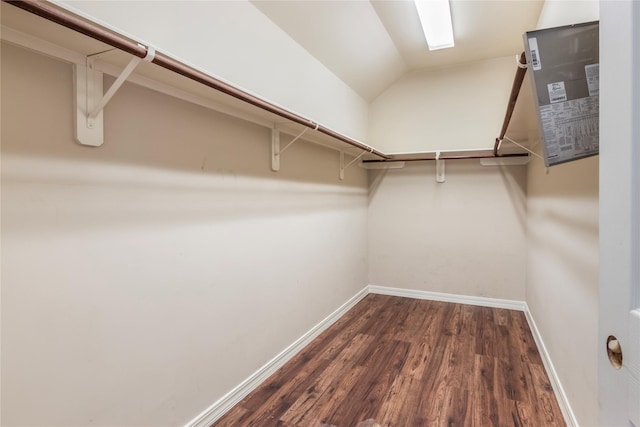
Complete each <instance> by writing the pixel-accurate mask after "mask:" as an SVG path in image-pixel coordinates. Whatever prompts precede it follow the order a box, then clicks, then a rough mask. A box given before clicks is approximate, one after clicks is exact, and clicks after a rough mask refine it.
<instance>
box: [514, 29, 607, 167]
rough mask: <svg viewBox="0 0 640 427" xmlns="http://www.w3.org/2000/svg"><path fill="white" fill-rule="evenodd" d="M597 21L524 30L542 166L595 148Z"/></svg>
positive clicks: (584, 154)
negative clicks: (542, 153)
mask: <svg viewBox="0 0 640 427" xmlns="http://www.w3.org/2000/svg"><path fill="white" fill-rule="evenodd" d="M598 33H599V25H598V22H588V23H584V24H577V25H569V26H565V27H557V28H549V29H544V30H538V31H529V32H527V33H525V35H524V45H525V54H526V57H527V64H528V66H529V71H530V72H531V78H530V80H531V82H532V84H533V94H534V96H533V98H534V100H535V103H536V111H537V112H538V123H539V126H540V135H541V138H542V142H543V147H544V159H545V165H546V166H553V165H557V164H560V163H565V162H570V161H572V160H577V159H581V158H584V157H589V156H594V155H596V154H598V150H599V141H598V132H599V81H600V77H599V76H600V74H599V36H598Z"/></svg>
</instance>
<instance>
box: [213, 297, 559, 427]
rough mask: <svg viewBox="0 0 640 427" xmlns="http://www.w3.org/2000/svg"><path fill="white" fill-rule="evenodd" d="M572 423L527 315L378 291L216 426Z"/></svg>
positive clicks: (310, 426)
mask: <svg viewBox="0 0 640 427" xmlns="http://www.w3.org/2000/svg"><path fill="white" fill-rule="evenodd" d="M375 423H377V424H379V425H380V426H384V427H403V426H478V427H480V426H483V427H484V426H536V427H540V426H564V425H565V422H564V419H563V416H562V413H561V412H560V408H559V407H558V403H557V401H556V398H555V396H554V394H553V390H552V388H551V385H550V383H549V379H548V377H547V374H546V372H545V369H544V366H543V364H542V360H541V359H540V355H539V353H538V350H537V348H536V345H535V342H534V340H533V336H532V335H531V332H530V330H529V326H528V324H527V321H526V318H525V317H524V314H523V313H521V312H518V311H512V310H503V309H495V308H486V307H476V306H471V305H463V304H452V303H444V302H437V301H426V300H417V299H409V298H399V297H391V296H384V295H375V294H370V295H368V296H367V297H366V298H364V299H363V300H362V301H361V302H360V303H358V304H357V305H356V306H355V307H354V308H353V309H351V310H350V311H349V312H348V313H347V314H345V315H344V316H343V317H342V318H341V319H340V320H339V321H338V322H336V323H335V324H334V325H332V326H331V327H330V328H329V329H327V330H326V331H325V332H324V333H322V334H321V335H320V336H319V337H318V338H316V339H315V340H314V341H313V342H311V343H310V344H309V345H308V346H307V347H305V349H303V350H302V351H301V352H300V353H298V354H297V355H296V356H295V357H294V358H292V359H291V360H290V361H289V362H288V363H287V364H285V365H284V366H283V367H282V368H281V369H280V370H278V371H277V372H276V373H275V374H273V375H272V376H271V377H270V378H268V379H267V380H266V381H265V382H264V383H263V384H262V385H261V386H260V387H258V388H257V389H256V390H254V391H253V392H252V393H251V394H249V395H248V396H247V397H246V398H245V399H243V400H242V401H241V402H240V403H238V404H237V405H236V406H235V407H234V408H232V409H231V410H230V411H229V412H228V413H227V414H225V415H224V416H223V417H222V418H221V419H220V420H218V421H217V422H216V423H215V424H213V425H214V426H216V427H222V426H233V427H239V426H256V427H269V426H274V427H275V426H278V427H292V426H304V427H307V426H309V427H329V426H335V427H356V426H371V425H375Z"/></svg>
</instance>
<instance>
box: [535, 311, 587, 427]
mask: <svg viewBox="0 0 640 427" xmlns="http://www.w3.org/2000/svg"><path fill="white" fill-rule="evenodd" d="M524 315H525V316H526V318H527V322H528V323H529V329H531V334H532V335H533V339H534V340H535V342H536V345H537V346H538V353H540V357H541V358H542V363H543V364H544V368H545V370H546V371H547V376H548V377H549V381H550V382H551V387H552V388H553V392H554V394H555V395H556V399H557V400H558V405H560V410H561V411H562V415H564V419H565V421H566V423H567V426H569V427H578V420H577V419H576V415H575V414H574V413H573V410H572V409H571V405H570V404H569V399H568V398H567V394H566V393H565V392H564V388H562V384H561V383H560V378H559V377H558V373H557V372H556V369H555V368H554V367H553V362H552V361H551V357H550V356H549V352H548V351H547V347H546V346H545V345H544V341H543V340H542V336H541V335H540V331H539V330H538V327H537V326H536V322H535V321H534V320H533V316H532V315H531V312H530V311H529V306H528V305H526V303H525V310H524Z"/></svg>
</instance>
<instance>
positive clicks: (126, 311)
mask: <svg viewBox="0 0 640 427" xmlns="http://www.w3.org/2000/svg"><path fill="white" fill-rule="evenodd" d="M71 85H72V72H71V67H70V66H69V65H67V64H64V63H61V62H57V61H55V60H52V59H48V58H45V57H44V56H39V55H36V54H34V53H30V52H27V51H24V50H21V49H18V48H15V47H12V46H8V45H3V47H2V105H3V107H4V108H3V109H2V249H3V250H2V425H6V426H11V425H59V426H70V425H127V426H135V425H147V426H151V425H153V426H160V425H180V424H184V423H185V422H187V421H189V420H190V419H192V418H193V417H195V416H196V415H197V414H198V413H199V412H200V411H202V410H203V409H205V408H206V407H207V406H209V405H210V404H211V403H213V402H214V401H215V400H216V399H218V398H219V397H221V396H222V395H223V394H224V393H226V392H227V391H229V390H230V389H232V388H233V387H235V386H236V385H238V384H239V383H240V382H241V381H242V380H244V379H245V378H246V377H248V376H249V375H250V374H251V373H253V372H254V371H255V370H256V369H258V368H259V367H260V366H262V365H263V364H264V363H266V362H267V361H268V360H269V359H271V358H272V357H273V356H275V355H276V354H277V353H279V352H280V351H281V350H283V349H284V348H285V347H286V346H288V345H289V344H291V343H292V342H293V341H294V340H295V339H297V338H298V337H299V336H301V335H302V334H303V333H305V332H306V331H308V330H309V329H310V328H311V327H313V326H314V325H315V324H317V323H318V322H319V321H320V320H321V319H323V318H324V317H326V316H327V315H328V314H329V313H331V312H332V311H333V310H335V309H336V308H337V307H339V306H340V305H341V304H343V303H344V302H345V301H346V300H347V299H349V298H350V297H351V296H353V295H354V294H355V293H356V292H357V291H358V290H360V289H362V287H363V286H364V285H365V284H366V282H367V278H366V274H367V270H366V269H367V264H366V244H367V243H366V241H367V238H366V215H367V214H366V211H367V177H366V173H365V172H364V171H362V170H361V169H359V168H357V167H355V168H350V169H349V170H348V171H347V174H346V175H347V177H346V178H347V179H346V181H344V182H340V181H339V180H338V159H339V157H338V153H337V152H335V151H331V150H328V149H325V148H321V147H318V146H315V145H312V144H306V143H302V144H296V145H295V146H293V147H292V148H291V149H290V150H289V151H287V155H286V158H284V159H283V162H282V170H281V172H279V173H277V174H276V173H273V172H271V171H270V151H269V150H270V134H269V131H268V130H267V129H265V128H261V127H258V126H255V125H251V124H247V123H246V122H242V121H239V120H235V119H232V118H229V117H227V116H224V115H221V114H218V113H215V112H212V111H209V110H206V109H203V108H201V107H198V106H194V105H192V104H188V103H184V102H182V101H179V100H176V99H173V98H170V97H167V96H164V95H161V94H158V93H154V92H151V91H149V90H146V89H142V88H140V87H138V86H135V85H131V84H125V85H124V87H123V88H122V89H121V90H120V91H119V92H118V93H117V94H116V96H115V97H114V98H113V100H112V101H111V103H110V104H109V105H108V106H107V108H106V112H105V126H106V130H105V141H106V142H105V144H104V146H102V147H100V148H88V147H82V146H79V145H77V144H76V143H74V142H73V138H72V116H71V111H72V105H71V104H72V86H71Z"/></svg>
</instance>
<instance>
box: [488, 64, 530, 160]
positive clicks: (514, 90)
mask: <svg viewBox="0 0 640 427" xmlns="http://www.w3.org/2000/svg"><path fill="white" fill-rule="evenodd" d="M526 73H527V58H526V57H525V55H524V52H522V54H520V59H519V60H518V69H517V70H516V75H515V77H514V78H513V85H512V86H511V95H509V103H508V104H507V112H506V113H505V115H504V121H503V122H502V129H501V130H500V135H499V136H498V137H497V138H496V142H495V144H494V145H493V155H494V156H495V157H502V156H500V155H499V154H498V150H499V149H500V142H501V141H502V140H503V139H504V136H505V135H506V133H507V128H508V127H509V123H511V116H512V115H513V110H514V109H515V108H516V101H517V100H518V95H520V89H521V88H522V82H523V81H524V75H525V74H526Z"/></svg>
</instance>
